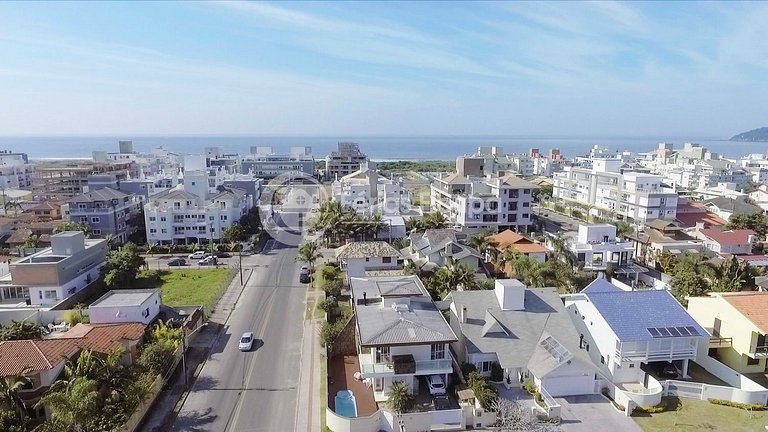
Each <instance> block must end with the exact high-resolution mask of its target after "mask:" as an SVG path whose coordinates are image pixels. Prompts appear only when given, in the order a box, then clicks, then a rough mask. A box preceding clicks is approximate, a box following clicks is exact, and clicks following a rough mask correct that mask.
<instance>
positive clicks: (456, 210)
mask: <svg viewBox="0 0 768 432" xmlns="http://www.w3.org/2000/svg"><path fill="white" fill-rule="evenodd" d="M538 188H539V187H538V186H536V185H535V184H533V183H531V182H528V181H526V180H524V179H523V178H521V177H518V176H516V175H512V174H510V175H506V176H503V177H493V176H490V175H488V176H486V177H472V176H466V177H465V176H462V175H461V174H459V173H454V174H450V175H447V176H444V175H441V176H440V177H435V178H434V179H433V182H432V184H431V186H430V194H431V195H430V196H431V201H430V202H431V205H432V210H433V211H439V212H441V213H443V214H444V215H446V216H447V218H448V219H450V220H451V222H452V223H454V224H455V225H457V226H459V227H461V228H462V230H464V229H466V230H468V231H478V230H482V229H488V228H490V229H492V230H496V231H499V230H502V231H503V230H506V229H513V230H515V231H519V232H527V231H528V230H529V229H530V227H531V225H532V220H531V215H532V214H533V209H532V207H531V203H532V194H533V191H534V190H535V189H538Z"/></svg>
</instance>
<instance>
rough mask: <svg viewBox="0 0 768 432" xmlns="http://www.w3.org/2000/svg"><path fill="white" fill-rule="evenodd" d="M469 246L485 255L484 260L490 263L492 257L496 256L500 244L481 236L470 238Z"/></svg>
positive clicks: (468, 240)
mask: <svg viewBox="0 0 768 432" xmlns="http://www.w3.org/2000/svg"><path fill="white" fill-rule="evenodd" d="M467 246H469V247H471V248H473V249H475V250H477V251H478V252H480V253H481V254H483V258H484V259H485V261H486V262H488V260H489V259H490V256H491V255H493V254H494V252H495V251H496V248H497V247H498V246H499V243H498V242H497V241H496V240H494V239H492V238H490V237H486V236H482V235H479V236H474V237H470V238H468V239H467Z"/></svg>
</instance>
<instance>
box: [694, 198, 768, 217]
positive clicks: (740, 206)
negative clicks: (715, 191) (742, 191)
mask: <svg viewBox="0 0 768 432" xmlns="http://www.w3.org/2000/svg"><path fill="white" fill-rule="evenodd" d="M704 203H705V204H706V205H707V206H709V205H712V206H715V207H717V208H718V209H720V210H725V211H729V212H732V213H743V214H753V213H760V212H762V211H763V210H762V209H761V208H760V207H758V206H756V205H754V204H750V203H748V202H746V201H744V200H743V199H733V198H727V197H717V198H712V199H708V200H706V201H704Z"/></svg>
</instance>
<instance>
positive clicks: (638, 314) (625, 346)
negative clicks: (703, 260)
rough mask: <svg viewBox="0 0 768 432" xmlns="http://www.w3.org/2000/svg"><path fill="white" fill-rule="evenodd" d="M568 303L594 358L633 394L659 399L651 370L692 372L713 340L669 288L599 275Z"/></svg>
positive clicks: (672, 372)
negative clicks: (636, 287) (619, 283)
mask: <svg viewBox="0 0 768 432" xmlns="http://www.w3.org/2000/svg"><path fill="white" fill-rule="evenodd" d="M565 306H566V310H567V311H568V312H569V316H570V317H571V320H572V321H573V323H574V325H575V326H576V329H577V331H578V332H579V333H580V335H579V337H580V339H581V343H582V344H585V347H584V348H585V350H586V351H587V352H589V353H590V357H591V358H592V360H593V361H594V362H595V364H597V365H598V367H599V368H600V369H601V371H602V372H603V373H605V374H607V375H608V376H610V377H611V379H612V380H613V383H614V384H616V385H617V387H619V389H620V390H623V391H625V392H627V393H629V394H630V396H632V394H649V393H653V394H655V393H658V398H659V399H660V397H661V388H660V387H661V386H660V384H659V382H658V381H657V380H656V379H654V378H653V376H651V374H649V373H648V371H661V372H662V373H664V372H666V373H667V374H669V375H674V374H676V373H679V374H681V375H682V376H687V373H688V363H689V361H691V360H695V359H696V354H697V351H698V348H699V345H700V344H707V343H708V341H709V333H707V331H706V330H705V329H704V328H703V327H702V326H701V325H699V324H698V323H697V322H696V320H695V319H693V317H691V316H690V315H689V314H688V312H687V311H686V310H685V308H683V306H682V305H680V303H679V302H678V301H677V300H676V299H675V298H674V297H673V296H672V294H670V293H669V291H667V290H647V291H624V290H622V289H620V288H618V287H616V286H614V285H612V284H611V283H610V282H608V281H607V280H605V279H596V280H594V281H593V282H592V283H591V284H589V285H588V286H587V287H586V288H584V289H583V290H582V291H581V292H580V293H578V294H573V295H569V296H566V297H565ZM673 366H674V368H673ZM672 377H673V376H672ZM630 398H632V397H630ZM632 399H634V398H632ZM643 402H646V403H641V404H643V405H647V401H643Z"/></svg>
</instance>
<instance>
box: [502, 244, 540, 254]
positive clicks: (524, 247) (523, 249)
mask: <svg viewBox="0 0 768 432" xmlns="http://www.w3.org/2000/svg"><path fill="white" fill-rule="evenodd" d="M511 247H512V248H513V249H517V251H518V252H520V253H522V254H530V253H548V252H549V249H547V248H546V247H544V246H543V245H540V244H538V243H530V244H526V243H523V244H513V245H512V246H511Z"/></svg>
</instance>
